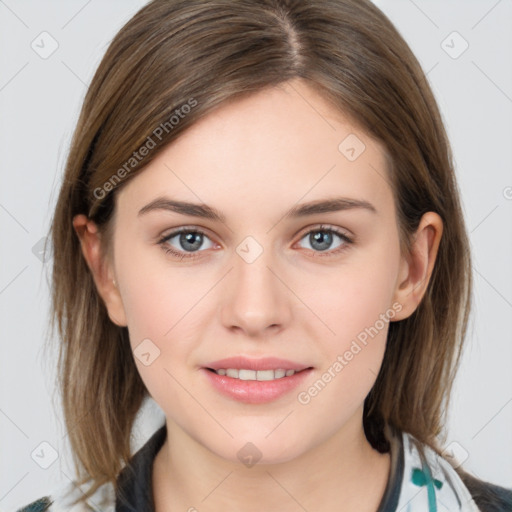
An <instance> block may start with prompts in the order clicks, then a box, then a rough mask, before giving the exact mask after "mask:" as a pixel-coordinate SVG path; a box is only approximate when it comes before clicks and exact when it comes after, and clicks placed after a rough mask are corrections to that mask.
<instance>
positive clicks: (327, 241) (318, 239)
mask: <svg viewBox="0 0 512 512" xmlns="http://www.w3.org/2000/svg"><path fill="white" fill-rule="evenodd" d="M309 240H310V244H311V247H313V248H315V249H318V250H319V251H325V250H327V249H328V248H329V247H330V246H331V244H332V233H328V232H327V231H317V232H316V233H311V234H310V235H309ZM317 243H319V244H320V247H318V246H316V247H315V244H317Z"/></svg>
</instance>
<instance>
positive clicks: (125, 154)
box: [52, 0, 471, 498]
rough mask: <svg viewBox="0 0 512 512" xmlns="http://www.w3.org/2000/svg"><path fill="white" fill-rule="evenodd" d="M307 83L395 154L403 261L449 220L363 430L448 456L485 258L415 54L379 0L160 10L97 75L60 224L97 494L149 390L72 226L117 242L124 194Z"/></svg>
mask: <svg viewBox="0 0 512 512" xmlns="http://www.w3.org/2000/svg"><path fill="white" fill-rule="evenodd" d="M294 78H300V79H303V80H305V81H307V83H309V84H310V85H312V86H313V87H314V88H315V89H316V90H317V91H319V92H320V93H321V94H322V95H323V97H324V98H325V99H327V100H328V101H330V102H331V103H332V104H333V107H334V108H336V109H338V110H339V111H340V112H341V113H343V114H344V115H346V116H348V117H349V118H350V119H352V120H354V122H356V123H358V125H359V126H361V127H363V128H364V129H365V130H367V132H368V133H369V134H371V135H372V136H373V137H375V138H376V139H377V140H379V141H380V142H381V143H382V144H383V145H384V147H385V149H386V152H387V155H388V167H389V176H390V184H391V187H392V189H393V194H394V198H395V204H396V208H397V222H398V227H399V233H400V245H401V248H402V251H403V252H405V251H408V250H409V249H410V242H411V235H412V233H413V232H414V231H415V229H416V228H417V227H418V224H419V221H420V219H421V216H422V215H423V214H424V213H425V212H428V211H433V212H436V213H438V214H439V215H440V217H441V218H442V221H443V237H442V240H441V242H440V246H439V250H438V256H437V260H436V263H435V266H434V270H433V273H432V276H431V280H430V282H429V285H428V289H427V291H426V293H425V296H424V297H423V299H422V301H421V303H420V304H419V306H418V308H417V309H416V311H415V312H414V313H413V314H412V315H411V316H410V317H408V318H406V319H404V320H402V321H398V322H392V323H391V324H390V326H389V332H388V339H387V347H386V351H385V355H384V360H383V364H382V367H381V370H380V373H379V375H378V377H377V380H376V382H375V385H374V387H373V388H372V390H371V391H370V393H369V394H368V396H367V397H366V400H365V407H364V419H363V421H364V428H365V433H366V435H367V437H368V440H369V441H370V442H371V443H372V445H373V446H374V447H375V448H377V449H379V450H381V451H386V450H387V441H386V437H385V435H384V427H385V426H386V425H393V426H394V427H396V428H397V429H399V430H402V431H405V432H409V433H411V434H413V435H414V436H415V437H416V438H417V439H418V440H419V441H421V442H422V443H425V444H427V445H429V446H431V447H432V448H433V449H434V450H436V451H437V452H438V453H441V446H440V443H439V437H440V436H441V435H442V434H443V433H444V424H445V413H446V410H447V408H448V405H449V397H450V392H451V388H452V383H453V380H454V377H455V373H456V370H457V366H458V364H459V358H460V356H461V350H462V347H463V341H464V338H465V333H466V328H467V322H468V315H469V311H470V297H471V272H470V269H471V261H470V252H469V244H468V238H467V233H466V229H465V224H464V219H463V214H462V211H461V206H460V201H459V191H458V188H457V184H456V180H455V175H454V169H453V162H452V155H451V150H450V147H449V143H448V140H447V136H446V133H445V129H444V126H443V122H442V118H441V115H440V112H439V109H438V106H437V105H436V101H435V99H434V96H433V94H432V91H431V88H430V86H429V84H428V82H427V80H426V77H425V74H424V73H423V71H422V69H421V67H420V65H419V63H418V61H417V60H416V58H415V57H414V55H413V54H412V52H411V50H410V49H409V47H408V45H407V44H406V42H405V41H404V39H403V38H402V37H401V36H400V34H399V33H398V32H397V30H396V29H395V28H394V26H393V25H392V23H391V22H390V21H389V20H388V19H387V18H386V16H385V15H384V14H383V13H382V12H381V11H380V10H379V9H378V8H377V7H375V6H374V5H373V4H372V3H371V2H370V1H369V0H297V1H293V0H237V1H233V0H208V1H203V0H154V1H152V2H151V3H149V4H148V5H147V6H145V7H143V8H142V9H141V10H140V11H139V12H138V13H137V14H136V15H135V16H134V17H133V18H132V19H131V20H130V21H128V23H127V24H126V25H125V26H124V27H123V28H122V29H121V30H120V31H119V33H118V34H117V35H116V37H115V38H114V39H113V41H112V42H111V44H110V46H109V48H108V50H107V52H106V54H105V56H104V58H103V60H102V61H101V64H100V65H99V67H98V69H97V71H96V73H95V75H94V77H93V80H92V82H91V84H90V87H89V89H88V92H87V95H86V97H85V100H84V103H83V107H82V110H81V114H80V117H79V120H78V123H77V127H76V131H75V133H74V136H73V140H72V144H71V148H70V152H69V157H68V159H67V164H66V169H65V175H64V179H63V183H62V186H61V189H60V195H59V198H58V202H57V206H56V210H55V215H54V219H53V224H52V243H53V254H54V259H53V277H52V279H53V282H52V285H53V289H52V290H53V291H52V305H53V312H54V317H53V326H54V327H55V326H57V327H58V331H59V337H60V340H61V344H60V353H59V360H58V373H59V379H60V380H59V386H60V393H61V395H62V404H63V412H64V418H65V423H66V427H67V430H68V434H69V441H70V444H71V448H72V453H73V460H74V464H75V470H76V474H77V477H79V480H78V482H79V483H85V482H90V483H91V484H92V485H91V487H90V489H89V491H88V493H87V494H86V495H85V496H84V498H85V497H86V496H90V495H92V494H93V493H94V492H95V490H97V488H98V487H99V486H101V485H102V484H104V483H107V482H112V483H113V484H114V485H115V483H116V482H115V481H116V476H117V475H118V473H119V471H120V469H122V467H123V466H124V464H125V463H126V462H127V461H128V460H129V458H130V456H131V455H132V454H131V452H130V439H131V431H132V426H133V422H134V419H135V416H136V414H137V412H138V410H139V408H140V406H141V404H142V401H143V399H144V398H145V397H146V396H148V392H147V390H146V388H145V386H144V384H143V382H142V380H141V378H140V376H139V374H138V371H137V368H136V365H135V363H134V360H133V355H132V353H131V349H130V343H129V339H128V332H127V329H126V328H122V327H118V326H116V325H114V324H113V323H112V322H111V321H110V320H109V317H108V315H107V311H106V307H105V305H104V303H103V302H102V300H101V298H100V297H99V295H98V293H97V291H96V288H95V285H94V282H93V279H92V275H91V273H90V271H89V269H88V267H87V265H86V262H85V260H84V258H83V256H82V253H81V249H80V243H79V240H78V238H77V236H76V234H75V233H74V230H73V227H72V219H73V217H74V216H75V215H77V214H86V215H88V216H89V218H90V219H92V220H93V221H95V222H96V224H97V225H98V226H99V229H100V231H101V232H102V233H104V234H106V235H107V236H106V237H105V238H106V240H107V242H106V243H107V244H108V238H109V236H108V233H109V231H108V230H109V227H110V225H111V222H110V221H111V219H112V214H113V211H114V205H115V203H114V198H115V195H116V193H117V192H118V191H119V190H120V189H121V188H122V187H123V186H124V184H125V183H127V182H129V180H130V179H132V178H133V177H134V176H136V175H137V174H138V173H139V172H140V171H141V170H142V169H144V167H145V166H146V165H147V164H149V163H150V162H151V161H152V160H153V159H154V158H155V157H156V156H157V155H158V154H159V153H160V151H161V150H162V149H163V148H165V147H166V145H167V144H169V143H171V142H172V141H174V140H176V138H177V137H179V135H180V134H182V133H183V132H184V131H185V130H186V129H187V128H189V127H190V126H192V125H193V124H194V123H196V122H197V121H198V120H199V119H201V118H203V117H204V116H206V115H207V114H209V113H210V112H212V111H213V110H214V109H215V108H217V107H219V106H221V105H223V104H225V103H227V102H229V101H232V100H235V99H239V98H242V97H244V96H247V95H250V94H252V93H254V92H257V91H260V90H262V89H264V88H267V87H272V86H275V85H277V84H279V83H282V82H286V81H288V80H290V79H294ZM143 147H145V148H146V149H147V151H142V150H141V148H143ZM142 153H144V155H143V154H142Z"/></svg>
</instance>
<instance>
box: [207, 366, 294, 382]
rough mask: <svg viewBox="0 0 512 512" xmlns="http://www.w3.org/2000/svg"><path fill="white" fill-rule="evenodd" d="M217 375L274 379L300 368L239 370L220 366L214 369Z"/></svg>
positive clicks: (290, 373)
mask: <svg viewBox="0 0 512 512" xmlns="http://www.w3.org/2000/svg"><path fill="white" fill-rule="evenodd" d="M214 371H215V373H216V374H217V375H227V376H228V377H232V378H234V379H240V380H274V379H281V378H282V377H284V376H286V377H290V375H293V374H294V373H297V371H299V370H281V369H280V370H238V369H237V368H227V369H224V368H219V369H218V370H214Z"/></svg>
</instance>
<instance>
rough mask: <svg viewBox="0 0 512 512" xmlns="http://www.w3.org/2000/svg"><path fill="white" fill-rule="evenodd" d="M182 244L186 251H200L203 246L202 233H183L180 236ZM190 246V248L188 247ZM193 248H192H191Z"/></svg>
mask: <svg viewBox="0 0 512 512" xmlns="http://www.w3.org/2000/svg"><path fill="white" fill-rule="evenodd" d="M180 244H181V245H182V247H183V248H184V249H186V250H191V251H193V250H195V249H199V248H200V247H201V244H202V239H201V234H200V233H186V234H184V233H182V234H181V236H180ZM187 244H189V246H187ZM190 246H191V247H190Z"/></svg>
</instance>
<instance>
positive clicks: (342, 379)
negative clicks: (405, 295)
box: [112, 81, 405, 462]
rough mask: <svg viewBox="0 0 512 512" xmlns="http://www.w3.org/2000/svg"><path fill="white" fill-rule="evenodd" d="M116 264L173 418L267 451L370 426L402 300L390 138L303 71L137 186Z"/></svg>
mask: <svg viewBox="0 0 512 512" xmlns="http://www.w3.org/2000/svg"><path fill="white" fill-rule="evenodd" d="M336 201H337V203H336ZM324 202H325V203H326V205H324V206H322V203H324ZM328 202H329V203H328ZM176 203H180V204H179V205H177V204H176ZM327 203H328V204H327ZM315 205H316V206H315ZM212 212H214V213H215V215H213V213H212ZM218 217H220V219H219V218H218ZM180 229H182V230H183V233H182V234H181V236H180V234H179V233H178V234H176V231H177V230H180ZM194 231H200V232H201V234H194ZM112 262H113V266H112V270H113V273H114V274H115V278H116V281H117V283H118V288H119V293H120V296H121V299H122V311H121V313H117V317H118V321H119V322H120V323H121V324H126V325H127V326H128V330H129V334H130V342H131V345H132V349H133V350H134V356H135V362H136V365H137V368H138V371H139V372H140V375H141V377H142V379H143V381H144V383H145V385H146V387H147V389H148V391H149V393H150V394H151V395H152V397H153V398H154V399H155V400H156V402H157V403H158V404H159V405H160V407H161V408H162V409H163V411H164V413H165V415H166V418H167V422H168V428H169V429H174V430H175V431H177V432H178V431H179V432H181V433H182V434H183V433H184V434H186V435H187V436H191V437H192V439H194V440H195V441H197V442H198V443H200V444H201V445H203V446H204V447H206V448H208V449H209V450H211V451H212V452H214V453H216V454H218V455H220V456H222V457H224V458H226V459H228V460H233V461H237V460H238V459H240V457H241V456H245V455H244V450H246V451H247V454H248V455H251V453H249V452H250V451H251V450H255V449H254V448H253V447H250V445H246V443H248V442H251V443H252V444H253V445H254V446H255V447H256V448H257V451H256V450H255V453H254V455H255V456H257V457H260V456H261V457H262V460H261V462H265V461H266V462H279V461H286V460H290V459H293V458H294V457H297V456H299V455H300V454H301V453H305V452H306V451H307V450H309V449H311V448H312V447H314V446H315V445H318V444H320V443H322V442H323V441H325V440H326V439H328V438H329V437H330V436H332V435H334V434H335V433H336V432H339V431H340V430H341V429H344V430H345V431H346V432H352V433H353V434H354V435H357V434H359V433H360V431H361V428H362V424H361V418H362V406H363V402H364V399H365V397H366V395H367V394H368V392H369V391H370V389H371V388H372V386H373V384H374V382H375V380H376V377H377V374H378V373H379V369H380V366H381V362H382V358H383V355H384V350H385V346H386V335H387V331H388V326H389V321H392V320H397V319H400V318H402V317H403V316H404V311H405V309H404V310H403V311H402V309H403V304H402V303H401V302H400V301H398V300H397V299H400V296H399V295H398V290H399V288H400V282H401V280H402V279H403V276H404V274H403V270H404V268H405V267H404V262H403V261H402V259H401V255H400V250H399V238H398V230H397V223H396V217H395V205H394V200H393V194H392V189H391V188H390V185H389V183H388V178H387V169H386V164H385V159H384V153H383V149H382V147H381V146H380V145H379V144H378V143H376V142H375V141H374V140H372V139H371V138H370V137H369V136H368V135H367V134H366V133H364V132H362V131H361V130H360V129H359V128H357V127H356V126H354V125H353V124H351V123H350V122H349V121H348V120H347V119H346V118H344V116H342V115H341V114H339V113H337V112H336V111H335V110H334V109H333V108H332V106H330V105H329V104H327V103H326V102H325V101H324V100H323V99H322V98H321V97H320V96H318V95H317V93H316V92H315V91H314V90H313V89H311V88H309V87H308V86H306V85H305V84H304V83H303V82H300V81H294V82H291V83H287V84H283V85H282V86H280V87H278V88H274V89H268V90H265V91H263V92H259V93H257V94H255V95H253V96H251V97H249V98H247V99H243V100H238V101H236V102H233V103H231V104H228V105H225V106H222V107H221V108H219V109H218V110H217V111H215V112H214V113H212V114H210V115H208V116H207V117H205V118H204V119H203V120H201V121H200V122H198V123H196V124H195V125H194V126H193V127H192V128H191V129H189V130H188V131H186V132H185V133H184V134H183V135H182V136H181V137H180V138H179V139H178V140H177V141H176V142H174V143H172V144H171V145H169V146H168V147H167V148H166V149H165V150H163V151H162V152H161V153H160V155H159V156H158V157H157V158H156V159H155V160H154V161H152V162H151V163H150V164H149V165H148V167H147V168H146V169H145V170H144V171H142V172H141V173H140V174H139V175H138V176H137V177H135V178H134V179H133V180H132V181H130V182H129V183H127V185H126V186H125V187H124V188H123V189H121V190H120V192H119V194H118V197H117V199H116V216H115V224H114V235H113V259H112ZM401 311H402V313H400V312H401ZM114 316H115V315H114ZM239 356H241V357H244V358H247V359H250V360H251V361H249V362H247V361H240V360H238V361H234V362H229V363H220V364H218V365H215V364H214V363H215V362H216V361H219V360H221V359H224V358H231V357H239ZM264 358H278V359H283V360H286V361H287V362H288V363H285V362H275V361H267V363H268V364H267V365H266V366H265V364H264V362H262V361H261V360H262V359H264ZM251 362H252V363H254V366H252V365H251ZM214 366H215V367H217V368H221V369H222V368H224V369H226V368H232V369H237V368H245V369H248V370H251V368H252V369H253V370H254V371H252V372H251V371H249V372H240V373H239V374H238V375H239V379H237V380H236V379H235V378H234V377H229V376H224V377H223V376H220V375H217V374H214V373H213V372H212V371H211V370H208V369H207V368H212V367H214ZM287 367H290V368H296V369H297V370H299V369H305V370H304V371H303V372H301V373H298V374H296V375H295V376H291V377H286V376H285V377H280V373H279V372H277V375H276V373H272V372H269V371H268V370H269V369H274V370H275V369H286V368H287ZM258 368H259V369H260V370H261V372H260V373H256V372H257V370H258ZM263 370H267V371H263ZM221 373H222V372H221ZM230 374H231V375H234V374H233V373H232V372H230ZM240 377H242V379H240ZM276 377H277V378H276ZM258 378H261V379H269V378H270V379H274V380H272V381H259V380H258ZM245 379H248V380H245ZM254 379H256V380H254ZM240 450H241V451H240ZM260 454H261V455H260ZM240 460H241V459H240Z"/></svg>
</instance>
